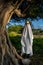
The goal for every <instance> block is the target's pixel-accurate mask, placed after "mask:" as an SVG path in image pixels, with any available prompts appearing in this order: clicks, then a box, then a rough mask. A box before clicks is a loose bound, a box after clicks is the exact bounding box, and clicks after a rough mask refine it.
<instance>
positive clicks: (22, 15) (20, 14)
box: [15, 9, 26, 17]
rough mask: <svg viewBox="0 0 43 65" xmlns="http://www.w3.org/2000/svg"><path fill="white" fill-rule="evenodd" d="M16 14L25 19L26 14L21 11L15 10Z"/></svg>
mask: <svg viewBox="0 0 43 65" xmlns="http://www.w3.org/2000/svg"><path fill="white" fill-rule="evenodd" d="M15 13H16V15H17V16H18V17H25V15H26V14H23V13H21V10H20V9H15Z"/></svg>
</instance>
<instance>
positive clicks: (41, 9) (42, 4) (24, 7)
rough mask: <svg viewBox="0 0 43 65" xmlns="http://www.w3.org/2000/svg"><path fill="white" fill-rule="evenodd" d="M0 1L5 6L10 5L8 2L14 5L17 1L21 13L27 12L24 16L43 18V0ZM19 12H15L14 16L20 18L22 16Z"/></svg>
mask: <svg viewBox="0 0 43 65" xmlns="http://www.w3.org/2000/svg"><path fill="white" fill-rule="evenodd" d="M0 3H4V6H6V4H7V6H8V3H10V4H11V5H12V6H14V4H15V3H16V4H17V5H18V7H17V8H18V10H19V13H20V12H21V13H23V14H25V15H24V16H22V18H31V19H34V18H38V17H41V18H43V0H0ZM17 13H18V12H17ZM17 13H15V14H13V15H12V18H14V19H16V20H19V19H21V17H20V16H18V15H17Z"/></svg>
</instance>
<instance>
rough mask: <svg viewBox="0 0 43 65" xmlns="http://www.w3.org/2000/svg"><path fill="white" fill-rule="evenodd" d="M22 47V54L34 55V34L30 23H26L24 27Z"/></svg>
mask: <svg viewBox="0 0 43 65" xmlns="http://www.w3.org/2000/svg"><path fill="white" fill-rule="evenodd" d="M21 45H22V51H21V53H22V54H24V53H25V54H29V55H30V56H32V55H33V50H32V46H33V33H32V29H31V26H30V23H29V21H27V22H26V25H25V27H24V30H23V33H22V37H21Z"/></svg>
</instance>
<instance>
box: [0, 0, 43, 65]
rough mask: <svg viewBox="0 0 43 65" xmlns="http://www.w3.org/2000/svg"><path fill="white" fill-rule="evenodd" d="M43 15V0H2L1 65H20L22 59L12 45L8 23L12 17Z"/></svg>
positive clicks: (0, 17) (0, 23) (0, 6)
mask: <svg viewBox="0 0 43 65" xmlns="http://www.w3.org/2000/svg"><path fill="white" fill-rule="evenodd" d="M28 17H30V18H37V17H43V0H37V1H36V0H0V65H19V63H18V60H17V59H16V58H18V59H22V57H21V56H19V55H18V54H17V52H16V49H15V48H14V47H13V46H12V45H11V42H10V40H9V37H8V33H7V31H6V24H7V23H8V22H9V21H10V19H11V18H14V19H16V20H20V19H21V18H22V19H23V18H28Z"/></svg>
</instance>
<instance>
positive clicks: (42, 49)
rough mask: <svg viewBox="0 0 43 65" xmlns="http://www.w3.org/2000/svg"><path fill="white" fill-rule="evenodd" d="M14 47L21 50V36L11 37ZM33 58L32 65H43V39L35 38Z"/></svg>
mask: <svg viewBox="0 0 43 65" xmlns="http://www.w3.org/2000/svg"><path fill="white" fill-rule="evenodd" d="M9 37H10V40H11V42H12V45H13V46H15V48H16V49H17V51H18V50H19V51H20V50H21V43H20V40H21V35H10V36H9ZM33 53H34V54H33V56H32V57H31V65H43V38H39V37H38V38H34V40H33Z"/></svg>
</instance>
